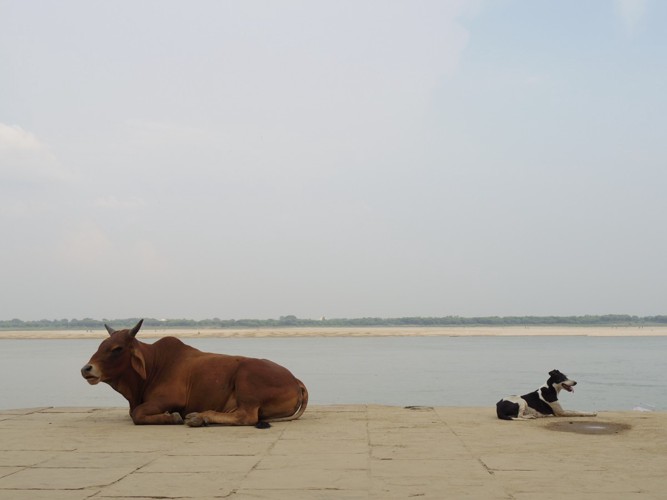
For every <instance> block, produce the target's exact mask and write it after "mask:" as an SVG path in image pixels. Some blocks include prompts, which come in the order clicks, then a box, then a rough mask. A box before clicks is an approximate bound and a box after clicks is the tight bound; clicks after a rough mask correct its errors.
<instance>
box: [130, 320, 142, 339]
mask: <svg viewBox="0 0 667 500" xmlns="http://www.w3.org/2000/svg"><path fill="white" fill-rule="evenodd" d="M143 322H144V320H143V319H142V320H139V323H137V324H136V325H134V328H132V330H130V335H132V336H133V337H136V336H137V332H138V331H139V328H141V325H142V324H143Z"/></svg>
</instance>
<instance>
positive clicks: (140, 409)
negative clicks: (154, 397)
mask: <svg viewBox="0 0 667 500" xmlns="http://www.w3.org/2000/svg"><path fill="white" fill-rule="evenodd" d="M130 416H131V417H132V422H134V423H135V425H169V424H182V423H183V417H181V415H180V413H178V412H169V410H167V411H162V409H161V408H160V407H159V406H157V405H153V404H146V403H145V404H142V405H139V406H137V407H136V408H134V409H133V410H132V411H131V412H130Z"/></svg>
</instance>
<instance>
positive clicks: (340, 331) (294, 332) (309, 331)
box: [0, 326, 667, 339]
mask: <svg viewBox="0 0 667 500" xmlns="http://www.w3.org/2000/svg"><path fill="white" fill-rule="evenodd" d="M140 335H141V337H143V338H158V337H164V336H167V335H172V336H175V337H181V338H197V337H199V338H253V337H286V338H287V337H395V336H415V337H417V336H423V337H430V336H447V337H479V336H501V337H502V336H550V335H562V336H590V337H642V336H651V337H658V336H667V326H664V327H663V326H643V327H640V326H618V327H598V326H526V327H517V326H507V327H506V326H474V327H409V326H405V327H351V328H333V327H331V328H330V327H327V328H310V327H307V328H248V329H226V328H225V329H216V328H211V329H208V328H200V329H187V328H169V329H156V328H151V327H144V328H142V330H141V333H140ZM106 336H107V332H106V331H105V330H103V329H99V330H0V339H90V338H105V337H106Z"/></svg>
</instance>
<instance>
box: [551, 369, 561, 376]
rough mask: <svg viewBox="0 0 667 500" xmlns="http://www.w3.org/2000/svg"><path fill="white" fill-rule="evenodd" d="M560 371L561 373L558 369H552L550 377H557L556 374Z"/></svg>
mask: <svg viewBox="0 0 667 500" xmlns="http://www.w3.org/2000/svg"><path fill="white" fill-rule="evenodd" d="M559 373H560V372H559V371H558V370H551V371H550V372H549V376H550V377H555V376H556V375H558V374H559Z"/></svg>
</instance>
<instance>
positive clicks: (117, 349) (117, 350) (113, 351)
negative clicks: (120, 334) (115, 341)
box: [111, 345, 123, 354]
mask: <svg viewBox="0 0 667 500" xmlns="http://www.w3.org/2000/svg"><path fill="white" fill-rule="evenodd" d="M121 352H123V346H119V345H117V346H116V347H114V348H113V349H111V354H120V353H121Z"/></svg>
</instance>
